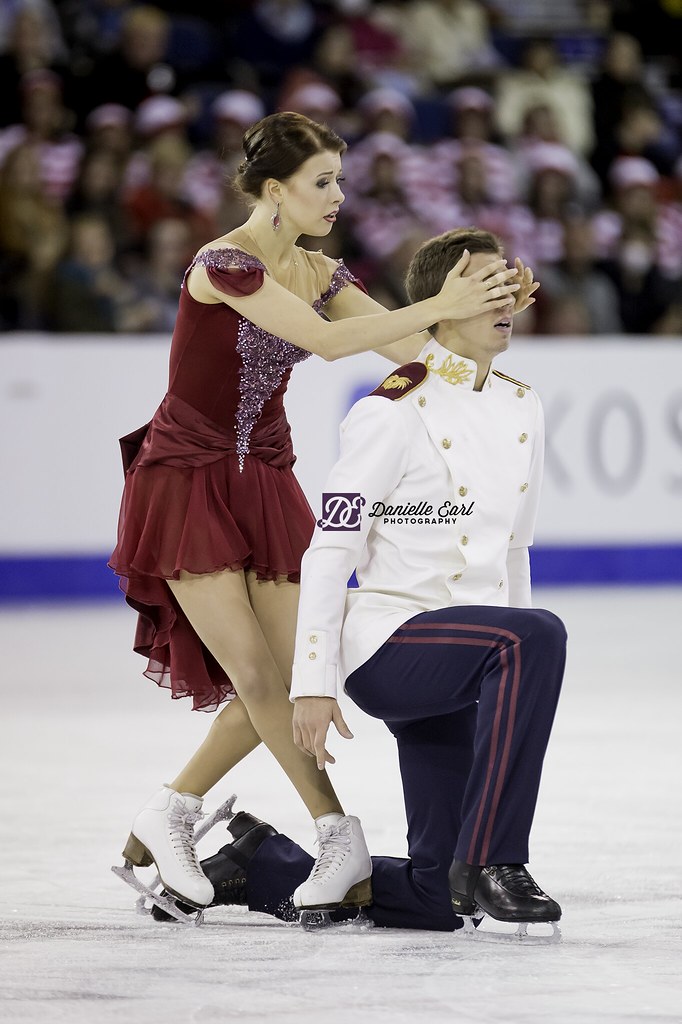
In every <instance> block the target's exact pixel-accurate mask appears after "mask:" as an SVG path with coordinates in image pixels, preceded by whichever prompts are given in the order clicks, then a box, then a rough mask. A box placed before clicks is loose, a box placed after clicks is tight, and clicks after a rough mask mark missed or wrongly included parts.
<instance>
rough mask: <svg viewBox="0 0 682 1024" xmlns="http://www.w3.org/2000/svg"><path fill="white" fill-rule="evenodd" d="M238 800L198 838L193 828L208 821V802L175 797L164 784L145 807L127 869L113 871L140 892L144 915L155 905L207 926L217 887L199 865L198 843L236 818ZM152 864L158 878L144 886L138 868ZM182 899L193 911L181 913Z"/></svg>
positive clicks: (138, 818)
mask: <svg viewBox="0 0 682 1024" xmlns="http://www.w3.org/2000/svg"><path fill="white" fill-rule="evenodd" d="M235 799H236V797H234V796H233V797H231V798H230V800H228V801H226V802H225V803H224V804H223V805H222V807H220V808H219V809H218V810H217V811H216V812H215V814H213V815H211V817H210V818H209V819H208V820H207V821H206V823H205V824H204V825H203V826H202V827H201V828H199V829H198V830H197V832H196V834H195V833H194V825H195V823H196V822H197V821H199V820H200V819H201V818H203V817H204V815H203V814H202V813H201V807H202V803H203V801H202V800H201V799H200V798H199V797H196V796H193V795H192V794H189V793H176V792H175V790H172V789H170V788H169V787H168V786H164V787H163V788H162V789H161V790H159V792H158V793H156V794H155V795H154V796H153V797H152V799H151V800H150V801H149V802H148V803H147V804H146V806H145V807H143V808H142V810H141V811H140V812H139V814H138V815H137V816H136V818H135V820H134V822H133V827H132V831H131V833H130V836H129V838H128V842H127V843H126V846H125V849H124V851H123V857H124V861H125V863H124V866H123V867H112V869H111V870H112V871H113V872H114V874H115V875H118V877H119V878H121V879H122V880H123V881H124V882H126V883H127V884H128V885H130V886H131V887H132V888H133V889H135V890H136V891H137V892H139V893H140V899H138V901H137V904H136V907H137V910H138V912H139V913H150V912H151V906H149V905H148V904H151V905H152V906H154V905H155V906H157V907H159V908H160V909H161V910H164V911H165V912H166V913H167V914H169V915H170V916H171V917H172V918H174V919H175V920H176V921H180V922H182V923H183V924H192V925H199V924H201V923H202V920H203V913H202V912H203V909H204V907H207V906H208V905H209V904H210V903H211V901H212V900H213V886H212V885H211V883H210V882H209V880H208V879H207V878H206V876H205V875H204V873H203V871H202V870H201V867H200V865H199V860H198V858H197V854H196V842H197V841H198V840H199V839H200V838H201V837H202V836H204V835H205V834H206V832H207V831H208V830H209V829H210V828H212V827H213V825H215V824H216V822H218V821H229V819H230V818H232V817H233V816H234V812H233V811H232V806H233V804H234V802H235ZM152 863H154V864H155V865H156V869H157V872H158V874H157V875H156V877H155V878H154V879H153V880H152V881H151V882H150V884H149V885H145V884H144V883H143V882H142V881H141V880H140V879H139V878H138V877H137V875H136V874H135V871H134V867H148V866H150V865H151V864H152ZM161 890H163V891H161ZM174 897H175V899H174ZM177 900H180V901H181V902H182V904H184V905H185V906H186V907H187V908H188V909H189V911H190V912H189V913H187V912H185V911H184V910H182V909H180V907H178V904H177ZM190 908H191V909H190ZM195 910H196V913H194V911H195Z"/></svg>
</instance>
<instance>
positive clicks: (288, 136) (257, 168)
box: [233, 111, 346, 199]
mask: <svg viewBox="0 0 682 1024" xmlns="http://www.w3.org/2000/svg"><path fill="white" fill-rule="evenodd" d="M242 146H243V147H244V156H245V159H244V160H242V162H241V163H240V165H239V167H238V168H237V173H236V175H235V177H234V181H233V184H234V186H235V188H237V189H238V190H239V191H240V192H241V193H242V194H243V195H246V196H252V197H253V198H255V199H260V195H261V191H262V188H263V185H264V183H265V182H266V181H267V180H268V178H275V179H276V180H277V181H286V180H287V179H288V178H290V177H291V176H292V175H294V174H295V173H296V171H297V170H298V169H299V167H301V165H302V164H304V163H305V162H306V160H308V159H309V158H310V157H311V156H315V154H316V153H325V152H331V153H343V152H345V150H346V143H345V142H344V141H343V139H342V138H341V136H340V135H337V134H336V132H335V131H334V130H333V129H332V128H329V127H328V126H327V125H325V124H318V123H317V121H311V120H310V118H309V117H305V116H304V115H303V114H295V113H292V112H291V111H285V112H283V113H281V114H269V115H268V117H264V118H262V119H261V120H260V121H257V122H256V123H255V124H254V125H252V126H251V127H250V128H249V129H248V131H247V132H246V133H245V135H244V138H243V140H242Z"/></svg>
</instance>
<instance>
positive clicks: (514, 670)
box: [247, 606, 566, 931]
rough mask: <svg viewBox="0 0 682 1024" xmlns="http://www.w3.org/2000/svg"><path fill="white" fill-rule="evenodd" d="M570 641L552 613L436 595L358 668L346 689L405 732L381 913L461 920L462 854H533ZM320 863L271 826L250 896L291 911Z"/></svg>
mask: <svg viewBox="0 0 682 1024" xmlns="http://www.w3.org/2000/svg"><path fill="white" fill-rule="evenodd" d="M565 651H566V631H565V629H564V626H563V623H562V622H561V620H560V619H558V618H557V616H556V615H554V614H553V613H552V612H548V611H544V610H542V609H534V608H499V607H488V606H465V607H455V608H440V609H437V610H436V611H433V612H424V613H422V614H421V615H416V616H414V618H412V619H410V620H409V621H408V622H406V623H405V624H404V625H403V626H401V627H400V628H399V629H398V630H396V632H395V633H394V634H393V635H392V636H391V637H389V639H388V640H387V641H386V643H385V644H383V645H382V647H380V648H379V650H378V651H377V652H376V653H375V654H374V655H373V656H372V657H371V658H370V659H369V660H368V661H367V662H365V664H364V665H362V666H361V667H360V668H359V669H357V670H356V671H355V672H353V673H352V674H351V675H350V676H349V678H348V679H347V681H346V691H347V692H348V694H349V696H350V697H351V698H352V699H353V701H354V702H355V703H356V704H357V705H358V706H359V707H360V708H362V710H363V711H365V712H367V714H369V715H372V716H373V717H375V718H380V719H383V721H384V722H385V723H386V725H387V726H388V728H389V729H390V730H391V732H392V733H393V735H394V736H395V738H396V741H397V744H398V755H399V760H400V773H401V776H402V782H403V793H404V798H405V811H406V815H407V826H408V832H407V839H408V853H409V856H408V858H407V859H404V858H395V857H374V858H372V862H373V874H372V891H373V900H374V902H373V904H372V906H371V907H370V908H368V911H367V913H368V916H369V917H370V918H372V919H373V920H374V922H375V924H377V925H383V926H387V927H397V928H427V929H435V930H439V931H452V930H453V929H455V928H457V927H459V926H460V924H461V921H460V919H459V918H457V917H456V916H455V915H454V914H453V912H452V908H451V904H450V898H449V892H448V884H447V874H448V869H449V867H450V864H451V862H452V859H453V856H454V857H456V858H457V859H458V860H463V861H466V862H467V863H469V864H483V865H485V864H525V863H526V862H527V861H528V836H529V833H530V828H531V824H532V820H533V814H534V811H535V804H536V801H537V794H538V788H539V785H540V775H541V771H542V761H543V758H544V755H545V750H546V748H547V742H548V740H549V734H550V730H551V727H552V722H553V719H554V714H555V711H556V706H557V701H558V699H559V692H560V689H561V682H562V678H563V671H564V664H565ZM312 864H313V860H312V858H311V857H310V856H309V855H308V854H307V853H305V851H303V850H302V849H301V848H300V847H299V846H297V845H296V844H295V843H292V842H291V840H289V839H287V837H286V836H282V835H278V836H273V837H271V838H270V839H267V840H266V841H265V842H264V843H262V845H261V846H260V848H259V849H258V851H257V853H256V854H255V856H254V858H253V860H252V861H251V864H250V865H249V876H248V883H247V890H248V898H249V908H250V909H251V910H259V911H264V912H266V913H270V914H275V916H279V917H282V918H285V919H286V918H287V917H288V916H289V915H290V912H291V904H290V901H289V897H290V896H291V893H292V892H293V890H294V889H295V888H296V886H297V885H299V884H300V883H301V882H302V881H304V880H305V879H306V878H307V876H308V874H309V873H310V870H311V868H312ZM336 916H337V917H338V918H339V919H340V920H342V919H343V918H344V917H345V916H348V915H346V914H344V913H343V912H339V913H338V914H337V915H336Z"/></svg>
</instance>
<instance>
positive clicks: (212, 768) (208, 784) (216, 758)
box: [169, 697, 261, 796]
mask: <svg viewBox="0 0 682 1024" xmlns="http://www.w3.org/2000/svg"><path fill="white" fill-rule="evenodd" d="M260 743H261V738H260V736H259V735H258V733H257V732H256V730H255V729H254V727H253V725H252V724H251V719H250V718H249V713H248V711H247V710H246V708H245V707H244V704H243V702H242V701H241V700H240V698H239V697H235V698H234V699H233V700H231V701H230V703H229V704H228V705H227V706H226V707H224V708H223V709H222V711H219V712H218V714H217V715H216V717H215V719H214V720H213V724H212V725H211V728H210V729H209V731H208V736H207V737H206V739H205V740H204V742H203V743H202V744H201V746H200V747H199V749H198V750H197V751H196V753H195V754H193V755H192V757H191V758H190V760H189V761H188V762H187V764H186V765H185V767H184V768H183V769H182V771H181V772H180V774H179V775H178V776H177V778H176V779H174V780H173V782H171V783H169V785H170V787H171V789H175V790H177V792H178V793H194V794H195V795H196V796H205V795H206V793H208V791H209V789H212V788H213V786H215V784H216V782H220V780H221V779H222V778H223V776H224V775H227V773H228V772H229V771H230V769H232V768H234V766H235V765H236V764H239V762H240V761H243V760H244V758H245V757H246V755H247V754H250V753H251V751H252V750H255V749H256V747H258V746H260Z"/></svg>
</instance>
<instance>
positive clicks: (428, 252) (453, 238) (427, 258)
mask: <svg viewBox="0 0 682 1024" xmlns="http://www.w3.org/2000/svg"><path fill="white" fill-rule="evenodd" d="M465 249H468V250H469V252H470V253H471V254H472V256H473V254H474V253H476V252H490V253H493V254H495V255H499V256H503V255H504V247H503V245H502V242H501V241H500V239H499V238H498V237H497V236H496V235H493V234H492V233H491V232H490V231H481V230H480V229H479V228H455V230H454V231H446V232H445V234H443V235H437V236H436V238H430V239H429V240H428V242H424V244H423V245H421V246H420V247H419V248H418V249H417V251H416V253H415V254H414V256H413V257H412V259H411V261H410V265H409V267H408V268H407V274H406V276H405V288H406V290H407V295H408V298H409V300H410V302H421V300H422V299H430V298H432V297H433V296H434V295H437V294H438V292H439V291H440V290H441V288H442V287H443V282H444V281H445V278H446V277H447V276H448V274H449V273H450V271H451V270H452V268H453V267H454V266H455V264H456V263H457V262H458V261H459V260H460V259H461V258H462V254H463V253H464V250H465ZM432 329H433V328H432Z"/></svg>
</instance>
